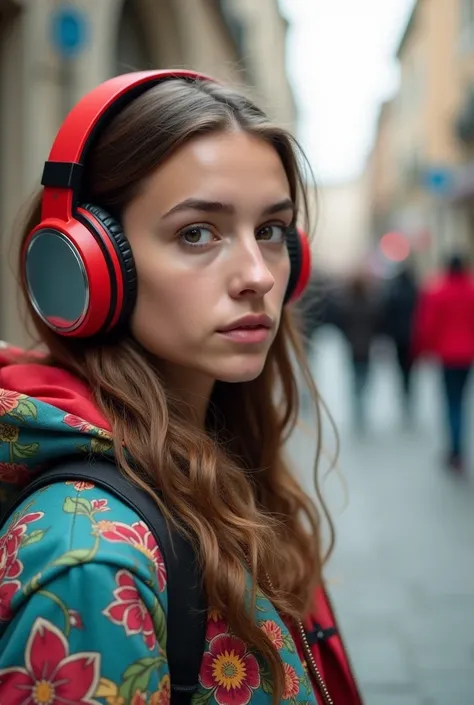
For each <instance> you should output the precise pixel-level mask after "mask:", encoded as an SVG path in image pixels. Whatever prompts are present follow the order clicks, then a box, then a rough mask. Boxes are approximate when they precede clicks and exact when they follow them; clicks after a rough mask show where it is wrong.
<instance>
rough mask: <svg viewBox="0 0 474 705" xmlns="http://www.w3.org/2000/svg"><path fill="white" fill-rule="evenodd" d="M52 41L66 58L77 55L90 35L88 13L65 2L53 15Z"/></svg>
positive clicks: (51, 26)
mask: <svg viewBox="0 0 474 705" xmlns="http://www.w3.org/2000/svg"><path fill="white" fill-rule="evenodd" d="M50 28H51V42H52V44H53V46H54V48H55V49H56V51H57V52H58V53H59V54H60V56H62V57H63V58H65V59H71V58H72V57H74V56H77V55H78V54H79V53H80V52H81V51H82V50H83V49H84V47H85V46H86V44H87V41H88V37H89V23H88V20H87V15H86V14H85V13H84V12H83V11H82V10H79V9H78V8H77V7H74V6H73V5H69V4H65V5H63V6H61V7H59V8H58V9H56V10H54V12H53V13H52V15H51V25H50Z"/></svg>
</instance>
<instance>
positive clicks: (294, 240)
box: [284, 228, 311, 304]
mask: <svg viewBox="0 0 474 705" xmlns="http://www.w3.org/2000/svg"><path fill="white" fill-rule="evenodd" d="M286 245H287V248H288V255H289V257H290V278H289V279H288V286H287V288H286V293H285V298H284V303H285V304H286V303H289V302H290V301H291V302H293V301H296V300H297V299H299V298H300V296H301V295H302V294H303V292H304V290H305V289H306V287H307V285H308V282H309V278H310V276H311V247H310V244H309V239H308V236H307V235H306V233H305V232H304V231H303V230H301V229H300V228H295V229H293V230H290V231H289V233H288V235H287V240H286Z"/></svg>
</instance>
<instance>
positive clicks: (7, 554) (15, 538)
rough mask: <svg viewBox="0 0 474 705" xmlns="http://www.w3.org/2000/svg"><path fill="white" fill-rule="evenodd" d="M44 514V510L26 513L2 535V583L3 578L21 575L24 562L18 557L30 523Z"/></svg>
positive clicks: (0, 574) (0, 561) (0, 564)
mask: <svg viewBox="0 0 474 705" xmlns="http://www.w3.org/2000/svg"><path fill="white" fill-rule="evenodd" d="M42 516H43V512H30V513H29V514H24V515H23V516H21V517H20V518H19V519H17V520H16V521H15V522H14V523H13V524H12V525H11V526H9V527H8V528H7V531H6V533H5V534H3V535H2V536H0V585H1V584H2V581H3V580H14V579H15V578H18V577H19V576H20V575H21V573H22V570H23V564H22V562H21V561H20V560H19V559H18V551H19V549H20V546H21V543H22V541H23V540H24V536H25V534H26V532H27V528H28V524H31V523H32V522H34V521H38V519H41V518H42Z"/></svg>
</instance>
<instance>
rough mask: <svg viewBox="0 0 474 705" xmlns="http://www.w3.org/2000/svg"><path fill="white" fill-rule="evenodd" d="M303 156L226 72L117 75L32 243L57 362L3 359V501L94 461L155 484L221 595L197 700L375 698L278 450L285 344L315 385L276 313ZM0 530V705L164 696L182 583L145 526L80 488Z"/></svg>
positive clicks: (210, 585) (286, 417)
mask: <svg viewBox="0 0 474 705" xmlns="http://www.w3.org/2000/svg"><path fill="white" fill-rule="evenodd" d="M298 163H299V162H298V152H297V148H296V145H295V143H294V141H293V140H292V139H291V137H290V136H289V135H288V134H287V133H286V132H285V131H283V130H282V129H279V128H277V127H275V126H273V125H271V124H270V122H269V121H268V120H267V118H266V117H265V115H264V114H263V113H262V112H261V111H260V110H259V109H258V108H257V107H256V106H255V105H253V104H252V103H251V102H249V101H248V100H247V99H246V98H244V97H243V96H241V95H238V94H236V93H234V92H232V91H230V90H229V89H228V88H225V87H223V86H221V85H218V84H217V83H215V82H213V81H212V80H211V79H208V78H206V77H204V76H199V75H197V74H193V73H192V72H145V73H140V74H128V75H126V76H120V77H117V78H115V79H112V80H111V81H108V82H107V83H105V84H102V85H101V86H99V87H98V88H97V89H95V90H94V91H92V92H91V93H90V94H89V95H87V96H86V97H85V98H83V99H82V101H80V103H79V104H78V105H77V106H76V107H75V108H74V109H73V111H72V112H71V113H70V115H69V116H68V117H67V118H66V121H65V123H64V124H63V126H62V127H61V129H60V131H59V133H58V136H57V138H56V141H55V143H54V145H53V148H52V151H51V154H50V157H49V160H48V162H47V163H46V166H45V170H44V173H43V179H42V184H43V186H44V189H43V191H42V193H41V194H40V195H39V196H38V198H37V200H36V202H35V204H34V206H33V208H32V211H31V214H30V216H29V218H28V222H27V224H26V227H25V230H24V234H23V239H22V243H21V256H20V275H21V277H20V278H21V282H22V288H23V293H24V295H25V299H26V301H27V304H28V307H29V313H30V314H31V317H32V320H33V322H34V324H35V327H36V330H37V332H38V334H39V339H40V341H41V342H42V343H43V345H44V346H45V347H46V349H47V354H45V355H44V356H41V354H39V353H36V354H35V357H34V358H32V356H31V355H30V357H29V360H25V359H22V358H21V356H20V355H19V353H18V351H13V350H9V349H8V348H7V349H5V350H3V368H2V369H1V370H0V474H1V479H2V487H3V493H4V497H5V498H8V496H9V495H12V494H14V493H15V491H16V492H18V488H19V487H22V486H25V485H27V484H28V482H30V481H31V480H32V479H33V478H34V477H37V476H38V475H40V474H41V472H44V471H45V469H46V468H48V467H49V466H50V465H51V464H52V463H54V462H55V461H57V460H58V459H60V458H62V457H69V456H71V455H72V456H77V457H84V458H87V457H89V456H90V455H91V454H93V455H97V454H103V455H106V456H109V457H112V458H113V459H114V460H115V463H116V464H117V466H118V467H119V468H120V470H121V472H122V474H123V475H124V476H125V477H126V478H127V479H128V481H129V483H130V487H131V486H132V485H135V486H136V485H138V486H139V487H141V488H143V489H145V490H146V491H147V492H148V494H150V495H151V496H152V497H153V499H154V502H155V503H156V506H157V508H158V507H159V509H160V510H161V513H162V514H163V515H164V516H165V517H167V520H168V521H169V522H170V525H173V526H175V527H178V529H179V531H180V532H182V533H183V534H184V535H185V536H186V537H187V540H188V541H189V542H190V543H191V545H192V547H193V550H194V553H195V555H196V556H197V558H198V560H199V565H200V571H201V575H202V580H203V587H204V593H205V596H206V602H207V605H208V613H207V614H208V617H207V626H206V635H205V643H204V644H203V653H202V660H201V668H200V673H199V683H198V688H197V690H196V692H195V693H194V695H193V701H192V702H193V703H200V704H203V703H221V704H222V705H224V704H225V705H227V704H230V703H232V704H233V705H245V704H246V703H248V702H250V701H252V702H255V703H271V702H273V703H279V702H291V703H299V702H306V703H316V702H317V703H323V704H325V705H328V704H330V703H334V704H335V705H353V704H357V705H359V703H360V698H359V696H358V694H357V690H356V686H355V683H354V680H353V677H352V674H351V672H350V669H349V666H348V662H347V658H346V655H345V652H344V648H343V645H342V641H341V638H340V636H339V635H338V634H337V631H336V630H335V629H334V615H333V614H332V612H331V608H330V605H329V603H328V601H327V598H326V593H325V591H324V589H323V578H322V567H323V562H324V561H323V558H322V548H321V540H320V514H319V513H318V511H317V509H316V507H315V506H314V505H313V503H312V501H311V500H310V499H309V498H308V497H307V496H306V495H305V493H304V492H303V491H302V489H301V488H300V486H299V485H298V483H297V482H296V480H295V479H294V478H293V477H292V475H291V473H290V471H289V468H288V466H287V465H286V463H285V460H284V458H283V445H284V441H285V439H286V437H287V434H288V433H289V431H291V429H292V427H293V424H294V422H295V418H296V415H297V410H298V397H297V386H296V382H295V375H294V372H293V359H294V357H296V360H297V362H298V363H299V365H300V367H301V368H302V371H303V373H304V378H305V380H306V383H307V384H308V385H309V386H310V387H311V389H312V390H313V392H314V395H315V399H316V391H315V390H314V386H313V383H312V381H311V375H310V373H309V370H308V368H307V366H306V362H305V359H304V356H303V354H302V346H301V343H300V340H299V337H298V335H297V333H296V331H295V327H294V324H293V322H292V315H291V310H290V308H288V307H286V306H285V304H286V302H287V301H288V299H289V298H290V297H291V296H293V297H295V296H296V295H297V294H298V291H299V290H301V289H302V287H303V284H304V280H305V278H306V272H305V271H303V270H304V268H305V266H306V269H308V262H307V260H306V264H305V261H304V257H303V259H302V257H301V254H302V253H304V248H305V240H304V238H303V236H302V235H301V234H299V235H298V234H297V233H296V230H295V223H296V219H297V215H298V214H299V213H300V210H301V209H304V205H305V197H304V188H303V179H302V175H301V172H300V170H299V166H298ZM0 353H2V351H1V350H0ZM2 532H3V533H2V534H1V535H0V702H1V703H6V704H8V705H20V703H23V704H25V705H26V704H27V703H28V705H30V704H31V705H32V704H33V703H34V704H35V705H39V704H41V705H53V704H54V705H60V704H61V705H62V704H65V703H88V704H89V703H102V704H104V703H108V705H124V704H125V703H133V705H142V704H143V703H152V705H158V704H159V703H160V704H161V703H168V702H169V701H170V679H169V669H168V659H167V652H166V646H167V642H166V619H167V610H168V605H169V604H170V601H171V600H172V599H173V596H172V595H170V594H168V591H167V572H166V568H165V564H164V561H163V556H162V555H161V552H160V548H159V546H158V545H157V543H156V541H155V539H154V537H153V535H152V533H151V531H150V527H149V526H147V525H146V523H145V522H144V521H143V519H142V518H141V517H140V516H139V515H138V514H136V513H134V511H133V510H132V509H131V508H130V506H129V505H128V504H127V503H126V502H121V501H120V500H119V499H118V498H117V496H116V495H114V494H113V493H109V492H107V491H105V490H104V489H103V488H100V487H99V486H95V485H94V484H92V483H84V482H82V483H81V482H74V481H73V480H71V481H68V482H56V483H52V484H49V485H47V486H46V487H43V488H42V489H41V490H38V491H36V492H33V493H32V494H31V495H30V496H29V497H28V499H27V500H25V501H24V502H23V503H22V504H21V505H20V506H19V507H18V508H17V509H16V512H15V513H14V515H11V516H10V517H9V519H8V521H7V523H6V524H5V525H4V528H3V530H2ZM174 636H176V635H174ZM181 637H182V640H183V644H184V642H185V641H186V639H187V634H186V629H184V631H183V633H182V635H181ZM171 697H172V696H171Z"/></svg>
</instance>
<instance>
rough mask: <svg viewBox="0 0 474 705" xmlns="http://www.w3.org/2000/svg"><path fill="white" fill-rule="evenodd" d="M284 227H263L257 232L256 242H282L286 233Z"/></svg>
mask: <svg viewBox="0 0 474 705" xmlns="http://www.w3.org/2000/svg"><path fill="white" fill-rule="evenodd" d="M287 229H288V228H285V226H284V225H276V224H274V225H264V226H263V228H260V229H259V230H258V231H257V240H263V241H264V242H284V241H285V238H286V231H287Z"/></svg>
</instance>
